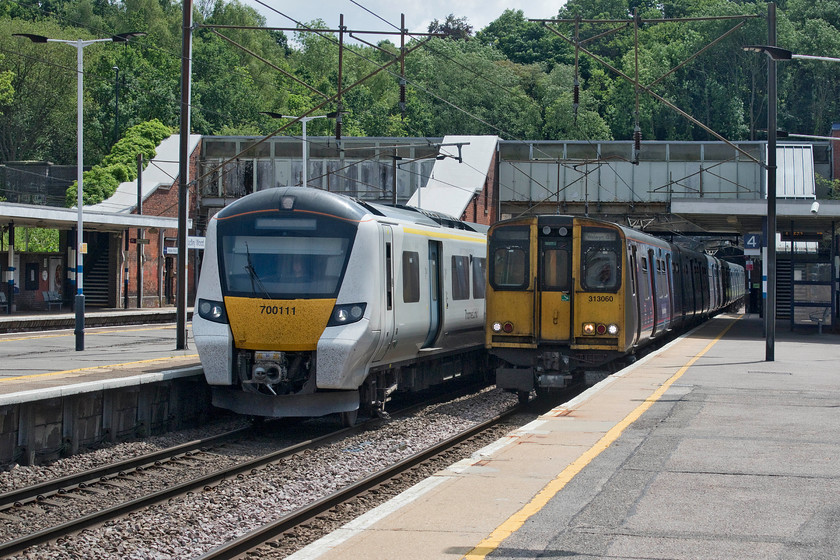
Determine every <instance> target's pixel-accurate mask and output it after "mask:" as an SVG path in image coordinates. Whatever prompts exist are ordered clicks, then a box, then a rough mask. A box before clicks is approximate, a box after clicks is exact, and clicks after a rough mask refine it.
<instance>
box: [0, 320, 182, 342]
mask: <svg viewBox="0 0 840 560" xmlns="http://www.w3.org/2000/svg"><path fill="white" fill-rule="evenodd" d="M188 326H189V325H188ZM87 329H88V330H86V331H85V332H86V333H87V334H89V335H95V334H118V333H124V332H143V331H156V330H174V329H175V327H174V326H169V325H164V326H160V327H158V326H154V327H138V328H135V329H122V330H115V329H113V328H111V327H108V326H107V325H104V326H101V327H87ZM95 329H98V330H95ZM60 330H61V331H62V332H58V333H51V334H32V335H29V334H28V335H25V336H18V337H14V338H11V337H9V338H6V337H0V344H2V343H3V342H18V341H21V340H36V339H41V338H63V337H68V336H76V333H74V332H73V331H70V332H65V331H68V330H69V327H68V328H67V329H60ZM7 334H8V333H7Z"/></svg>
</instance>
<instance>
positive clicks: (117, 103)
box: [113, 66, 120, 144]
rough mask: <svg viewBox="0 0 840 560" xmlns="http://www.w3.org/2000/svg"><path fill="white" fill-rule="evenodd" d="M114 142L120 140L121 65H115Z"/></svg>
mask: <svg viewBox="0 0 840 560" xmlns="http://www.w3.org/2000/svg"><path fill="white" fill-rule="evenodd" d="M113 70H114V73H115V76H114V144H116V143H117V142H119V140H120V67H119V66H114V68H113Z"/></svg>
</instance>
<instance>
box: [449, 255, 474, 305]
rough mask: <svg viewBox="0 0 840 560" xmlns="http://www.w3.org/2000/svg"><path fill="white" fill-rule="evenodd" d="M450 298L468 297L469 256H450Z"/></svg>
mask: <svg viewBox="0 0 840 560" xmlns="http://www.w3.org/2000/svg"><path fill="white" fill-rule="evenodd" d="M452 299H470V258H469V257H465V256H459V255H453V256H452Z"/></svg>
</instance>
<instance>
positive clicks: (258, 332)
mask: <svg viewBox="0 0 840 560" xmlns="http://www.w3.org/2000/svg"><path fill="white" fill-rule="evenodd" d="M334 307H335V300H334V299H282V300H281V299H255V298H240V297H226V298H225V308H226V310H227V315H228V320H229V321H230V329H231V331H232V332H233V339H234V343H235V344H236V347H237V348H241V349H245V350H277V351H283V352H300V351H306V350H315V348H316V346H317V345H318V339H319V338H321V334H322V333H323V332H324V328H325V327H326V326H327V322H328V321H329V319H330V313H332V310H333V308H334Z"/></svg>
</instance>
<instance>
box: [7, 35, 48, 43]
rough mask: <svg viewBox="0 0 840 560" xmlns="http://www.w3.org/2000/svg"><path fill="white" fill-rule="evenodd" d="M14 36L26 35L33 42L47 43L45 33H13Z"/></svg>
mask: <svg viewBox="0 0 840 560" xmlns="http://www.w3.org/2000/svg"><path fill="white" fill-rule="evenodd" d="M12 37H26V38H27V39H29V40H30V41H32V42H33V43H46V42H47V38H46V37H44V36H43V35H35V34H33V33H12Z"/></svg>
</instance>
